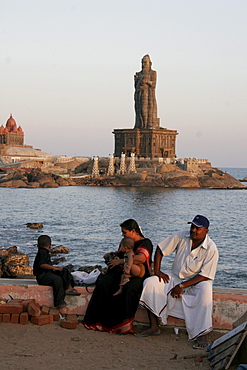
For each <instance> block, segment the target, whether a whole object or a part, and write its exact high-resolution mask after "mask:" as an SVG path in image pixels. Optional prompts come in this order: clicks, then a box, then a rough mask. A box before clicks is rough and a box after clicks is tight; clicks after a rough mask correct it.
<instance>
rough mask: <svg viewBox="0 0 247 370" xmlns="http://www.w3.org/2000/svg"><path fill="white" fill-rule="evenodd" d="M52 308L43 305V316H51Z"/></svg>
mask: <svg viewBox="0 0 247 370" xmlns="http://www.w3.org/2000/svg"><path fill="white" fill-rule="evenodd" d="M49 311H50V307H48V306H46V305H43V306H42V307H41V315H49Z"/></svg>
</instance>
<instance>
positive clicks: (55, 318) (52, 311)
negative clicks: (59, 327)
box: [49, 308, 60, 321]
mask: <svg viewBox="0 0 247 370" xmlns="http://www.w3.org/2000/svg"><path fill="white" fill-rule="evenodd" d="M49 315H52V316H53V321H59V320H60V313H59V310H58V309H57V308H50V311H49Z"/></svg>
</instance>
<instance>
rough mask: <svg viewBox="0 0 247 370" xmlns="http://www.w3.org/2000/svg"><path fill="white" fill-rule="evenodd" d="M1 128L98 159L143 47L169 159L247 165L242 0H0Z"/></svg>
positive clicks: (246, 13) (119, 122)
mask: <svg viewBox="0 0 247 370" xmlns="http://www.w3.org/2000/svg"><path fill="white" fill-rule="evenodd" d="M0 45H1V49H0V50H1V52H0V125H2V124H3V125H5V124H6V121H7V119H8V118H9V116H10V113H12V115H13V117H14V119H15V120H16V122H17V125H20V126H21V127H22V128H23V130H24V132H25V144H27V145H32V146H33V147H34V148H38V149H41V150H43V151H45V152H48V153H51V154H53V155H67V156H94V155H95V156H108V155H109V154H112V153H113V152H114V135H113V134H112V131H113V130H114V129H116V128H134V122H135V113H134V97H133V95H134V74H135V73H136V72H137V71H140V70H141V58H142V57H143V56H144V55H145V54H149V55H150V57H151V60H152V69H154V70H155V71H157V87H156V99H157V104H158V117H159V118H160V125H161V127H165V128H168V129H173V130H174V129H175V130H177V131H178V133H179V135H178V136H177V142H176V153H177V157H178V158H183V157H197V158H207V159H208V160H209V161H210V162H211V163H212V165H213V166H216V167H247V146H246V138H247V1H246V0H152V1H151V0H11V1H9V0H0Z"/></svg>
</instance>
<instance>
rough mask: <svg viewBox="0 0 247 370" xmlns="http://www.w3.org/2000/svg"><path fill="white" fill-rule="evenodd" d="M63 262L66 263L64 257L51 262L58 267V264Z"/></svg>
mask: <svg viewBox="0 0 247 370" xmlns="http://www.w3.org/2000/svg"><path fill="white" fill-rule="evenodd" d="M65 261H67V259H66V258H65V257H58V258H54V259H53V260H52V261H51V262H52V264H53V265H58V264H59V263H61V262H65Z"/></svg>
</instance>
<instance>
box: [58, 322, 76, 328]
mask: <svg viewBox="0 0 247 370" xmlns="http://www.w3.org/2000/svg"><path fill="white" fill-rule="evenodd" d="M60 325H61V326H62V328H65V329H75V328H76V325H77V323H76V321H67V320H61V321H60Z"/></svg>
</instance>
